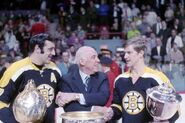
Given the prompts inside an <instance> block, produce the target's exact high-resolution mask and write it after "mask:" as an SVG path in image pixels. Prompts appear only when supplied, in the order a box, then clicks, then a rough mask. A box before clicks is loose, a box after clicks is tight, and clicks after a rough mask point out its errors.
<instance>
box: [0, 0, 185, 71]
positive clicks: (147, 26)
mask: <svg viewBox="0 0 185 123" xmlns="http://www.w3.org/2000/svg"><path fill="white" fill-rule="evenodd" d="M44 2H45V3H44V5H43V3H42V4H41V9H40V10H38V11H35V10H34V11H32V10H21V11H18V10H17V11H16V10H14V11H1V12H0V16H1V18H0V70H1V72H2V71H4V68H6V67H7V66H8V64H9V63H12V62H13V61H16V60H18V59H21V58H24V57H26V56H27V55H28V54H29V39H30V37H31V36H32V35H35V34H38V33H48V34H50V35H51V37H52V38H53V39H54V40H56V43H57V44H56V46H57V47H56V56H55V58H54V60H55V62H56V63H57V64H58V65H59V67H62V66H63V67H64V66H65V67H66V66H67V68H68V67H69V66H70V65H71V64H73V63H74V56H75V52H76V50H77V49H78V48H79V47H81V46H83V45H84V40H86V39H89V40H91V39H102V40H106V39H121V40H123V44H124V43H125V41H126V40H127V39H130V38H132V37H135V36H138V35H142V36H143V38H145V39H146V43H147V53H146V54H145V55H146V60H147V62H148V63H149V64H150V65H153V66H154V67H157V68H158V69H162V65H163V64H170V63H172V64H180V65H182V66H184V57H185V28H184V27H185V9H184V7H185V5H184V1H183V0H147V1H140V0H63V1H62V2H61V3H59V4H58V5H57V6H58V13H57V15H51V14H50V13H49V11H50V10H49V9H47V3H46V1H44ZM102 49H107V50H108V53H109V54H110V57H111V58H112V59H113V60H114V61H115V63H117V64H118V65H119V67H120V68H121V70H122V72H124V71H125V70H126V69H127V68H126V66H124V59H123V57H122V55H123V54H122V52H121V53H120V51H119V50H118V51H116V53H115V54H112V52H111V51H110V50H109V49H108V47H106V48H102ZM63 62H64V63H65V62H66V63H65V64H64V65H61V63H63ZM63 67H62V68H63ZM67 68H66V69H63V70H64V72H65V73H66V72H67Z"/></svg>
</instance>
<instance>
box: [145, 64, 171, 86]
mask: <svg viewBox="0 0 185 123" xmlns="http://www.w3.org/2000/svg"><path fill="white" fill-rule="evenodd" d="M142 77H143V78H149V77H150V78H153V79H155V80H156V81H157V82H158V84H159V85H161V84H163V83H167V84H168V85H169V86H170V87H173V86H172V85H171V83H170V80H169V79H168V78H167V76H166V75H165V74H164V73H162V72H160V71H157V70H154V69H151V68H149V67H146V68H145V73H144V74H143V75H142Z"/></svg>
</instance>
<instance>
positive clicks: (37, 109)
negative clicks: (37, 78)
mask: <svg viewBox="0 0 185 123" xmlns="http://www.w3.org/2000/svg"><path fill="white" fill-rule="evenodd" d="M46 108H47V107H46V102H45V99H44V97H43V96H42V95H41V94H40V92H39V91H38V90H37V89H36V87H35V83H34V82H33V80H30V81H29V82H28V84H27V85H26V86H25V88H24V90H23V91H22V92H21V93H19V94H18V95H17V97H16V98H15V100H14V103H13V114H14V116H15V119H16V120H17V121H18V122H19V123H35V122H37V123H38V122H41V121H42V119H43V117H44V114H45V112H46Z"/></svg>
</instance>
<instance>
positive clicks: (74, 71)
mask: <svg viewBox="0 0 185 123" xmlns="http://www.w3.org/2000/svg"><path fill="white" fill-rule="evenodd" d="M75 60H76V63H77V65H76V66H74V65H73V67H72V68H71V69H70V70H69V72H68V74H67V75H65V76H63V82H61V85H60V92H59V93H58V95H57V98H56V103H57V104H58V105H59V106H63V108H64V111H93V110H96V106H104V105H105V104H106V102H107V100H108V98H109V82H108V79H107V76H106V74H104V73H103V72H98V70H99V62H100V60H99V59H98V54H97V52H96V51H95V50H94V49H93V48H92V47H88V46H83V47H81V48H79V49H78V51H77V52H76V56H75Z"/></svg>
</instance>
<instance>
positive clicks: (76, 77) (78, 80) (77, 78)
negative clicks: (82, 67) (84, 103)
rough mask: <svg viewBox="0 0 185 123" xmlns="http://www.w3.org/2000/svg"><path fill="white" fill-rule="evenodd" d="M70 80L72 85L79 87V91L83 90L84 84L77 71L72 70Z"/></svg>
mask: <svg viewBox="0 0 185 123" xmlns="http://www.w3.org/2000/svg"><path fill="white" fill-rule="evenodd" d="M71 82H72V84H73V85H75V87H77V88H78V89H79V92H84V91H85V85H84V84H83V81H82V79H81V76H80V74H79V71H76V72H74V74H73V76H72V78H71Z"/></svg>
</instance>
